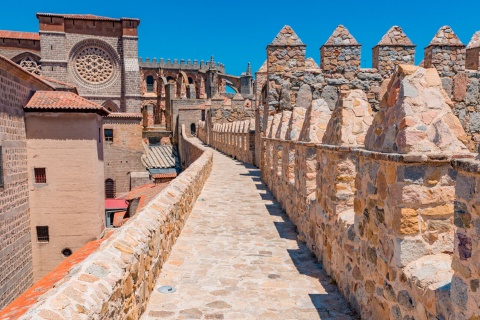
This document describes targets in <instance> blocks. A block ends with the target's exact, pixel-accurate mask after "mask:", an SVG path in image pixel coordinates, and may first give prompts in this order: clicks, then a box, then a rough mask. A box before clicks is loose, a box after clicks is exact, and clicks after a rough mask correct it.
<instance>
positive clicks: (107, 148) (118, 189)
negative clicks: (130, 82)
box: [103, 112, 146, 198]
mask: <svg viewBox="0 0 480 320" xmlns="http://www.w3.org/2000/svg"><path fill="white" fill-rule="evenodd" d="M142 129H143V126H142V114H140V113H123V112H120V113H110V114H109V115H108V116H107V117H104V118H103V140H104V144H103V151H104V152H103V153H104V164H105V185H106V186H107V180H109V179H111V180H112V183H113V189H114V197H117V196H121V195H122V194H123V195H124V194H126V193H127V192H128V191H130V190H131V189H132V185H131V180H132V174H133V175H135V173H137V172H145V173H146V171H145V166H143V165H142V162H141V157H142V154H143V153H144V152H145V150H144V147H143V142H142ZM105 197H106V198H107V195H105Z"/></svg>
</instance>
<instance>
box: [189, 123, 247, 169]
mask: <svg viewBox="0 0 480 320" xmlns="http://www.w3.org/2000/svg"><path fill="white" fill-rule="evenodd" d="M198 129H199V131H198V138H199V139H200V140H202V141H203V142H204V143H208V144H209V145H210V146H212V147H214V148H215V149H217V150H219V151H221V152H223V153H225V154H227V155H229V156H232V157H234V158H235V159H237V160H240V161H242V162H245V163H248V164H254V159H255V120H253V119H252V120H245V121H235V122H231V123H223V124H220V123H217V124H214V125H213V127H209V129H208V130H207V122H205V121H199V123H198ZM207 137H209V139H208V140H207Z"/></svg>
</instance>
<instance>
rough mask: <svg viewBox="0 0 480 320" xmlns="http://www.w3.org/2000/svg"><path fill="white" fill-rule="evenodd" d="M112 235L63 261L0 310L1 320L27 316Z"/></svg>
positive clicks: (109, 234)
mask: <svg viewBox="0 0 480 320" xmlns="http://www.w3.org/2000/svg"><path fill="white" fill-rule="evenodd" d="M112 234H113V232H108V233H107V234H106V235H105V237H103V238H102V239H100V240H95V241H91V242H88V243H87V244H86V245H84V246H83V247H81V248H80V249H78V250H77V251H75V252H74V253H73V254H72V255H71V256H70V257H68V258H67V259H65V260H63V261H62V262H61V263H60V264H59V265H58V266H57V267H55V269H53V270H52V271H50V272H49V273H48V274H47V275H45V276H44V277H43V278H42V279H40V280H39V281H38V282H36V283H35V284H34V285H33V286H32V287H30V288H29V289H28V290H27V291H25V292H24V293H22V294H21V295H20V296H19V297H17V298H16V299H15V300H13V302H12V303H10V304H9V305H8V306H6V307H5V308H4V309H2V310H0V319H18V318H19V317H20V316H22V315H23V314H25V312H27V311H28V309H29V308H30V307H32V306H33V305H34V304H35V303H37V302H38V300H39V298H40V297H41V296H42V295H44V294H45V293H46V292H47V291H49V290H50V289H52V288H53V287H54V285H55V284H56V283H57V282H59V281H60V280H62V279H63V278H65V277H66V276H67V275H68V272H69V270H70V269H71V268H72V267H73V266H75V265H77V264H79V263H80V262H82V261H83V260H85V259H86V258H87V257H88V256H89V255H91V254H92V253H93V252H94V251H96V250H97V249H98V247H100V245H101V244H102V243H103V242H104V241H105V240H107V239H108V238H109V237H110V236H111V235H112Z"/></svg>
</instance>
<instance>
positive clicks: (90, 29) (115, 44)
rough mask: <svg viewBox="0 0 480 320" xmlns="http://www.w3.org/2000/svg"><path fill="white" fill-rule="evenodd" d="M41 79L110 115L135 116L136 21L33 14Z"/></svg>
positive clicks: (137, 82)
mask: <svg viewBox="0 0 480 320" xmlns="http://www.w3.org/2000/svg"><path fill="white" fill-rule="evenodd" d="M37 18H38V20H39V23H40V49H41V57H42V60H41V64H42V75H43V76H45V77H50V78H54V79H57V80H59V81H64V82H68V83H71V84H73V85H75V86H76V87H77V89H78V92H79V94H80V95H81V96H82V97H84V98H87V99H89V100H92V101H94V102H96V103H98V104H101V105H103V106H104V107H106V108H108V109H110V110H111V111H127V112H140V108H141V101H140V73H139V66H138V36H137V28H138V25H139V24H140V20H138V19H129V18H121V19H112V18H107V17H99V16H94V15H71V14H50V13H38V14H37Z"/></svg>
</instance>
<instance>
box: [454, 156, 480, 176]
mask: <svg viewBox="0 0 480 320" xmlns="http://www.w3.org/2000/svg"><path fill="white" fill-rule="evenodd" d="M451 164H452V167H454V168H455V169H456V170H458V171H464V172H468V173H480V161H479V159H477V158H475V159H453V160H452V161H451Z"/></svg>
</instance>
